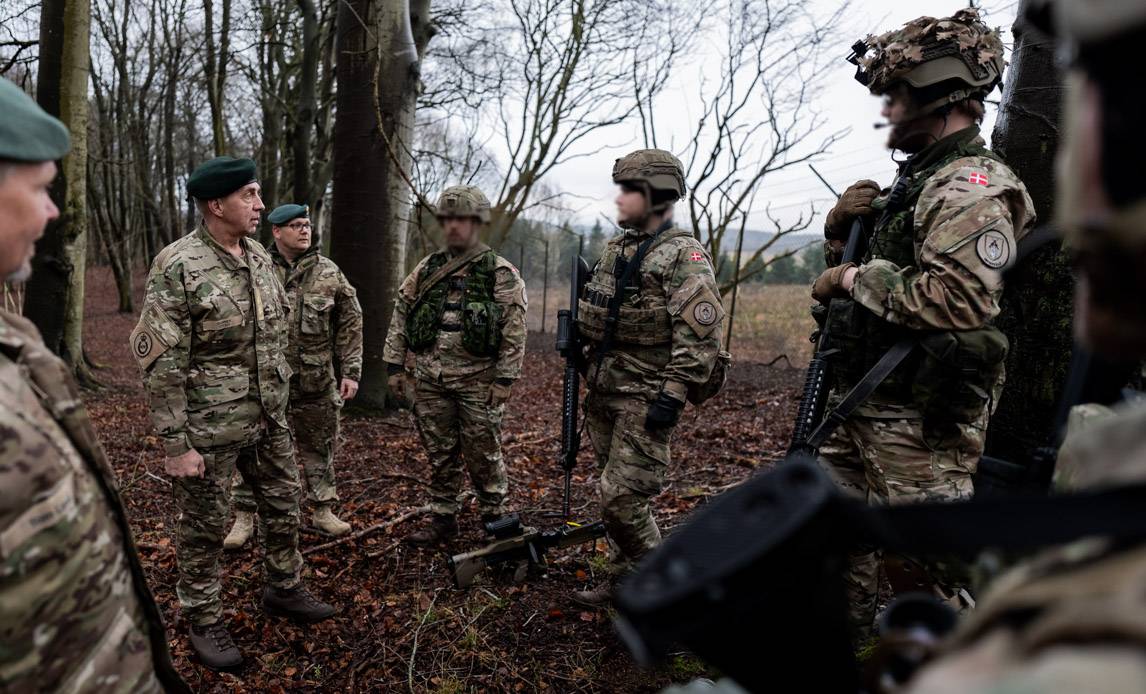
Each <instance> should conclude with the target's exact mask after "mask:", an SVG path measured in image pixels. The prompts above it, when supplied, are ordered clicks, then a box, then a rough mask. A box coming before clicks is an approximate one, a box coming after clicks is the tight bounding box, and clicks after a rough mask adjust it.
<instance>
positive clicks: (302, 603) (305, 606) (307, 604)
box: [263, 583, 334, 624]
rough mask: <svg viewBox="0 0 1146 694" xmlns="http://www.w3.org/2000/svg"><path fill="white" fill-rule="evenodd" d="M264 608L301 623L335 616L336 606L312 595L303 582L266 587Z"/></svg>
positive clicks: (268, 611) (266, 610)
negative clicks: (281, 586)
mask: <svg viewBox="0 0 1146 694" xmlns="http://www.w3.org/2000/svg"><path fill="white" fill-rule="evenodd" d="M263 610H264V611H265V612H266V613H267V614H269V615H271V616H273V617H286V618H287V619H289V620H291V621H294V622H299V623H301V624H312V623H314V622H321V621H322V620H324V619H329V618H331V617H333V616H334V606H333V605H329V604H327V603H325V602H323V601H321V600H319V599H318V598H316V597H314V596H313V595H311V594H310V591H308V590H307V589H306V586H304V585H302V584H301V583H300V584H298V585H297V586H295V587H294V588H275V587H274V586H267V587H266V588H264V589H263Z"/></svg>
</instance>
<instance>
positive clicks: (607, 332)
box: [577, 229, 688, 351]
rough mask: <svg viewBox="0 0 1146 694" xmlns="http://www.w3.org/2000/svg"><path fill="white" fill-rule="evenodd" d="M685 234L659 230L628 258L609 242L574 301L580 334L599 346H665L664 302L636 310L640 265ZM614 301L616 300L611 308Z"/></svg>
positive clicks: (668, 328)
mask: <svg viewBox="0 0 1146 694" xmlns="http://www.w3.org/2000/svg"><path fill="white" fill-rule="evenodd" d="M686 235H688V232H687V231H684V230H683V229H667V230H663V231H659V232H657V233H656V234H654V235H653V236H652V237H651V238H648V239H645V240H644V241H642V242H641V243H640V244H639V245H638V246H637V249H636V251H635V252H634V253H633V254H632V255H631V256H626V255H625V252H624V245H623V244H619V243H610V244H609V245H608V246H607V247H606V248H605V253H604V255H602V256H601V260H600V261H599V262H598V263H597V266H596V267H595V268H594V269H593V276H592V277H591V278H590V280H589V284H588V286H587V287H586V288H585V295H584V297H582V298H581V300H580V301H578V302H577V324H578V326H579V327H580V330H581V334H582V335H584V336H585V337H586V338H588V339H590V340H592V341H594V342H596V343H598V345H599V346H601V347H611V346H612V345H607V346H606V345H605V344H604V343H606V342H615V343H616V344H620V345H640V346H646V347H648V346H654V345H667V344H670V343H671V342H672V318H671V317H670V316H669V313H668V308H667V304H662V305H659V306H657V305H650V306H647V307H642V302H641V291H642V288H643V286H644V279H643V277H642V273H641V269H642V268H641V265H642V264H643V263H644V261H645V258H647V257H648V254H649V253H650V252H652V250H653V249H654V248H656V247H657V246H659V245H660V244H662V243H664V242H665V241H668V240H670V239H674V238H677V237H680V236H686ZM614 297H618V300H617V301H616V302H615V304H614V302H613V298H614ZM645 303H648V302H645ZM610 326H611V328H610ZM606 338H610V339H606ZM606 351H607V349H606Z"/></svg>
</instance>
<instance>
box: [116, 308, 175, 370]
mask: <svg viewBox="0 0 1146 694" xmlns="http://www.w3.org/2000/svg"><path fill="white" fill-rule="evenodd" d="M182 337H183V331H182V330H180V329H179V326H178V325H176V324H175V321H173V320H171V319H170V318H169V317H168V316H167V314H166V313H164V312H163V309H161V308H159V307H158V306H156V305H155V304H151V303H148V304H147V306H146V307H145V308H144V309H143V315H141V316H140V317H139V323H138V324H136V326H135V330H132V331H131V337H130V338H128V345H129V346H130V348H131V354H132V356H134V357H135V360H136V361H137V362H139V368H140V369H141V370H143V371H147V369H148V368H149V367H150V366H151V365H152V364H154V363H155V360H156V359H158V358H159V357H161V356H163V354H164V352H166V351H167V350H169V349H171V348H172V347H174V346H175V345H177V344H179V340H180V339H181V338H182Z"/></svg>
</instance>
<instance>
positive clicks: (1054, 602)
mask: <svg viewBox="0 0 1146 694" xmlns="http://www.w3.org/2000/svg"><path fill="white" fill-rule="evenodd" d="M1143 483H1146V407H1144V406H1143V405H1142V404H1140V403H1137V404H1124V405H1121V406H1119V407H1118V408H1116V410H1115V412H1114V414H1113V416H1111V417H1108V418H1105V419H1102V420H1101V421H1097V422H1096V423H1094V424H1093V425H1091V426H1090V427H1089V428H1088V429H1087V430H1086V431H1083V432H1080V433H1079V434H1078V435H1074V434H1071V435H1070V436H1068V438H1067V441H1066V442H1065V443H1064V444H1063V447H1062V450H1061V451H1060V453H1059V459H1058V464H1057V466H1056V471H1055V487H1056V488H1057V489H1058V490H1060V491H1084V490H1095V489H1102V488H1110V487H1117V486H1121V485H1128V484H1143ZM1016 518H1017V519H1021V515H1019V516H1016ZM1144 582H1146V544H1143V543H1141V542H1138V543H1130V542H1125V543H1121V544H1119V543H1113V542H1111V541H1109V540H1107V539H1105V538H1090V539H1085V540H1079V541H1077V542H1072V543H1069V544H1066V545H1062V546H1059V547H1055V548H1051V549H1047V550H1044V551H1042V552H1039V553H1038V554H1036V555H1034V556H1033V557H1031V558H1029V559H1026V560H1024V561H1022V562H1020V563H1019V564H1017V565H1015V566H1014V567H1013V568H1012V569H1010V570H1008V571H1007V572H1005V573H1003V574H1002V575H1000V576H999V577H998V578H997V579H995V580H994V581H993V582H992V583H991V584H990V585H989V586H988V589H987V591H986V592H985V593H984V594H983V596H982V598H981V599H980V600H979V601H978V604H977V605H976V607H975V609H974V610H973V611H971V613H970V614H969V615H968V617H967V618H966V619H963V620H962V621H961V622H960V624H959V627H958V629H957V630H956V631H955V633H954V634H953V635H952V636H951V637H950V638H948V639H947V641H946V643H945V644H943V647H942V648H941V650H940V652H939V657H938V658H937V659H936V660H935V661H934V662H933V663H932V664H930V665H929V666H928V667H926V668H925V669H924V670H923V671H922V672H921V673H919V675H918V676H917V677H916V678H915V679H914V680H912V684H913V685H914V686H913V687H912V688H910V689H909V690H910V691H918V692H934V691H949V692H970V691H976V692H980V691H1030V692H1035V691H1037V692H1076V691H1104V692H1123V691H1141V689H1142V683H1143V677H1144V676H1146V656H1144V655H1143V629H1142V625H1143V623H1146V593H1144V592H1143V590H1142V587H1143V585H1144Z"/></svg>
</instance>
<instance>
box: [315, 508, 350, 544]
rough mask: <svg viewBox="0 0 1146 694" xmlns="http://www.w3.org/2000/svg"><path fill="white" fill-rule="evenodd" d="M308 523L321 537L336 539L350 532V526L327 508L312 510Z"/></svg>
mask: <svg viewBox="0 0 1146 694" xmlns="http://www.w3.org/2000/svg"><path fill="white" fill-rule="evenodd" d="M310 522H311V524H312V525H313V526H314V528H315V530H318V532H320V533H322V534H323V535H330V536H331V537H338V536H340V535H345V534H346V533H348V532H350V524H349V523H347V522H346V521H344V520H342V519H341V518H339V517H338V516H336V515H334V511H332V510H331V508H330V507H329V506H319V507H318V508H316V509H314V514H313V515H312V516H311V519H310Z"/></svg>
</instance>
